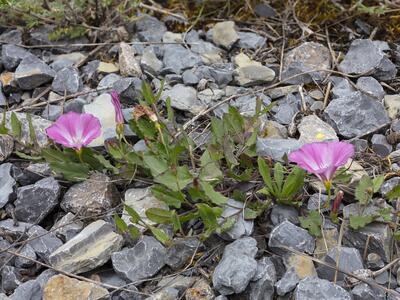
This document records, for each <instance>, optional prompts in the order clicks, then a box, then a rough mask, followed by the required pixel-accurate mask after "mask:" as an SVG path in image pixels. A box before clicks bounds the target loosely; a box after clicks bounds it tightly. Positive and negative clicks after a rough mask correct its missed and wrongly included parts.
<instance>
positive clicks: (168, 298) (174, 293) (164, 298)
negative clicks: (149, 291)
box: [145, 287, 187, 300]
mask: <svg viewBox="0 0 400 300" xmlns="http://www.w3.org/2000/svg"><path fill="white" fill-rule="evenodd" d="M186 298H187V292H186ZM177 299H179V291H178V290H177V289H174V288H171V287H166V288H163V289H162V290H161V291H159V292H157V293H155V294H153V295H151V297H148V298H146V299H145V300H177Z"/></svg>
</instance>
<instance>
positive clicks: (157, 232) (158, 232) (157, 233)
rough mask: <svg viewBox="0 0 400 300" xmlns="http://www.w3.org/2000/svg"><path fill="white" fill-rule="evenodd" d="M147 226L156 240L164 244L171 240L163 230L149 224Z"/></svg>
mask: <svg viewBox="0 0 400 300" xmlns="http://www.w3.org/2000/svg"><path fill="white" fill-rule="evenodd" d="M148 228H149V229H150V231H151V233H152V234H153V235H154V237H155V238H156V239H157V240H159V241H160V242H161V243H163V244H164V245H165V244H167V243H168V242H169V241H170V240H171V238H170V237H169V236H168V234H166V233H165V231H164V230H162V229H159V228H157V227H154V226H149V227H148Z"/></svg>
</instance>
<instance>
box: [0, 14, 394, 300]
mask: <svg viewBox="0 0 400 300" xmlns="http://www.w3.org/2000/svg"><path fill="white" fill-rule="evenodd" d="M256 13H257V14H258V16H257V17H258V18H259V20H263V21H265V22H266V21H267V20H268V19H269V18H272V19H274V18H275V19H276V18H277V17H276V15H275V14H276V12H274V11H273V10H272V9H271V8H270V7H269V6H259V7H258V9H257V11H256ZM359 24H361V25H362V26H361V25H359V26H358V27H357V26H355V27H354V28H355V29H354V32H353V34H349V32H348V31H347V32H346V30H344V31H343V33H342V34H343V35H345V34H346V35H349V36H350V38H349V42H348V43H346V44H343V45H339V46H340V47H339V46H338V44H337V43H333V45H332V44H331V43H330V42H329V39H328V40H326V39H325V37H322V38H321V36H319V35H313V34H310V35H308V36H305V37H303V38H302V39H299V40H298V41H297V42H296V43H295V45H294V46H288V45H286V46H285V45H282V43H280V45H281V46H280V47H275V46H274V45H278V42H276V43H275V41H279V38H278V37H277V36H276V35H275V33H273V31H271V32H269V31H266V30H264V31H263V30H255V29H254V27H252V25H251V24H250V25H246V24H243V23H235V22H234V21H221V20H220V21H217V22H214V23H213V24H212V26H210V29H209V30H208V31H205V30H202V29H191V30H189V31H186V32H184V33H181V32H172V31H171V30H170V29H169V28H168V27H167V25H166V22H164V20H163V19H162V18H156V17H154V16H151V15H149V14H144V15H141V17H140V18H138V20H137V21H135V22H134V23H132V24H127V26H126V27H121V28H119V30H120V32H121V33H122V34H121V36H122V38H118V39H119V40H118V39H117V40H118V41H117V42H115V43H114V42H113V43H111V42H109V43H108V44H105V45H102V46H101V47H97V48H96V46H88V45H86V46H85V44H88V41H87V40H86V39H85V38H80V39H76V40H68V41H67V43H65V42H58V43H56V42H53V41H50V40H49V39H48V33H49V32H51V31H52V27H51V26H47V25H46V26H41V27H37V28H33V29H30V30H24V31H22V30H21V29H19V28H7V29H3V32H2V33H1V35H0V42H1V67H0V68H1V70H2V73H1V75H0V81H1V89H0V110H2V111H4V112H5V114H4V115H1V116H0V120H2V119H3V117H5V118H6V120H5V122H6V126H8V127H11V126H12V125H11V123H12V121H11V112H12V111H14V112H16V115H17V117H18V119H19V120H20V121H21V123H22V131H21V136H20V138H19V140H14V139H13V138H12V137H10V136H9V135H0V208H1V209H2V210H1V214H0V217H1V220H0V236H1V239H0V245H1V246H0V248H1V250H0V262H1V290H2V293H3V294H1V296H0V299H14V300H27V299H35V300H36V299H47V300H52V299H82V300H83V299H91V300H92V299H93V300H94V299H115V300H117V299H121V300H122V299H126V300H127V299H160V300H161V299H162V300H166V299H187V300H208V299H218V300H223V299H249V300H266V299H297V300H305V299H318V300H320V299H391V300H392V299H400V288H398V286H399V287H400V268H399V267H400V264H399V263H397V257H398V252H397V251H398V248H397V247H398V245H397V242H396V241H395V239H394V237H393V230H394V228H395V227H396V226H397V223H396V220H395V219H393V220H394V221H393V222H383V220H379V219H378V220H377V221H375V222H373V223H371V224H369V225H367V226H365V227H364V228H362V229H360V230H352V229H350V228H349V227H348V226H337V225H336V224H334V223H332V222H328V221H327V222H324V224H323V237H321V238H315V237H313V236H311V235H310V234H309V233H308V231H307V230H305V229H303V228H301V227H300V226H299V216H300V215H304V214H305V212H307V211H312V210H318V209H320V207H321V204H320V202H322V203H323V202H324V201H325V202H326V201H327V196H326V195H325V194H324V193H322V194H321V193H319V187H318V186H315V185H313V184H310V185H309V186H307V194H308V195H307V197H305V199H304V203H303V205H302V207H301V208H300V209H297V208H295V207H289V206H284V205H276V204H275V205H273V206H272V208H271V209H269V210H267V212H266V213H265V214H264V215H263V216H261V217H260V218H258V219H257V220H256V221H253V220H244V219H243V218H238V219H237V222H236V224H235V226H234V227H233V228H232V229H230V230H229V231H228V232H227V233H226V234H224V235H223V236H218V235H213V236H212V237H211V238H209V239H207V240H205V241H200V240H198V239H197V238H188V237H176V238H174V240H173V244H172V245H171V246H170V247H166V246H164V245H162V244H161V243H160V242H159V241H157V240H156V239H155V238H154V237H153V236H151V235H150V234H149V233H145V234H144V235H143V237H141V238H140V239H139V240H138V241H136V242H132V241H129V239H127V238H126V237H125V236H123V235H121V234H119V233H118V232H117V231H116V230H115V225H114V221H113V218H112V214H113V212H114V211H115V209H116V208H121V205H120V204H121V200H123V201H125V203H126V204H128V205H129V206H132V207H134V208H135V209H136V210H137V211H138V212H139V213H141V214H144V210H145V209H146V208H148V207H159V206H162V205H163V204H162V203H160V202H159V200H157V199H156V198H155V197H154V196H153V195H152V194H151V192H150V190H149V184H146V183H143V182H141V181H133V182H132V183H130V184H125V183H124V184H123V185H121V184H120V183H119V182H118V180H114V179H115V178H112V177H110V176H108V175H106V174H94V175H92V177H91V178H90V179H89V180H87V181H83V182H80V183H70V182H67V181H65V180H63V179H62V178H59V177H54V174H53V173H52V170H51V169H50V168H49V166H48V165H47V164H46V163H43V162H42V161H39V162H35V161H30V160H28V159H26V158H24V157H21V155H16V154H15V151H19V152H23V151H24V147H22V146H21V145H23V144H28V143H29V142H30V140H29V137H30V134H29V132H30V127H29V121H28V117H27V114H26V113H27V112H30V113H33V116H32V124H33V127H34V129H35V132H36V136H37V144H38V145H37V146H38V147H44V146H45V145H47V144H48V142H49V141H48V138H47V136H46V134H45V132H44V129H45V128H47V127H48V126H49V125H50V124H51V123H52V122H53V121H55V120H56V119H57V118H58V117H59V116H60V115H61V114H63V113H65V112H69V111H75V112H87V113H91V114H93V115H95V116H96V117H98V118H99V119H100V121H101V124H102V129H103V134H102V136H101V138H99V139H97V140H96V144H95V145H93V146H96V147H102V146H103V145H104V141H106V140H109V139H113V138H115V137H116V134H115V125H116V124H115V120H114V109H113V106H112V103H111V97H110V95H109V92H110V91H111V90H115V91H117V92H118V93H119V94H120V96H121V101H122V103H123V106H124V117H125V119H126V121H129V119H130V118H132V115H131V112H132V110H133V106H134V104H135V103H136V102H137V99H138V98H139V97H140V94H139V93H138V89H139V88H140V87H141V84H142V81H143V80H147V81H148V82H150V83H151V85H152V87H154V88H155V89H158V88H160V86H161V80H162V79H164V80H165V85H164V91H163V93H162V100H163V101H164V100H165V99H167V97H169V98H170V99H171V105H172V107H173V108H174V109H176V113H177V121H178V123H180V124H186V125H188V126H186V127H187V129H188V132H190V133H191V135H192V137H194V138H195V141H196V143H197V145H198V146H199V147H201V145H202V144H204V142H205V141H207V139H208V138H209V127H208V126H207V121H208V118H207V117H208V116H209V115H215V116H219V117H220V116H221V115H222V114H223V113H224V112H226V111H227V109H228V106H229V105H231V106H234V107H236V108H237V109H238V110H239V111H240V112H241V114H243V115H245V116H252V115H253V114H254V112H255V109H256V100H257V99H261V100H262V103H263V106H264V107H266V106H268V105H269V104H271V103H275V105H274V106H273V108H272V110H271V111H270V112H269V113H268V114H267V116H266V117H265V118H264V119H263V120H262V125H260V126H262V128H263V130H262V132H263V135H262V136H259V137H258V139H257V154H258V155H260V156H265V157H270V158H271V159H273V160H281V159H282V157H283V155H284V154H285V153H287V152H288V151H291V150H293V149H297V148H299V147H300V146H301V145H302V144H304V143H309V142H314V141H320V140H329V141H332V140H339V139H340V140H346V141H349V142H351V143H353V144H354V145H355V147H356V152H357V154H356V157H355V160H354V161H353V163H352V164H351V166H350V167H349V168H350V169H349V170H350V171H351V174H352V182H351V185H350V186H347V188H348V190H346V192H347V193H348V196H347V198H346V201H344V203H343V206H342V207H341V212H342V213H343V218H344V219H346V216H349V215H350V214H353V215H354V214H355V215H357V214H361V213H363V214H368V213H370V212H371V213H372V212H375V211H377V210H378V209H380V208H382V207H391V208H392V213H393V216H396V215H397V214H398V209H399V207H398V206H396V203H395V204H393V203H389V202H386V201H385V200H384V198H383V197H384V196H385V194H386V193H387V192H388V191H390V190H391V189H393V188H394V187H395V186H397V185H399V184H400V166H399V164H400V119H399V113H400V95H399V90H398V77H396V76H397V68H398V67H400V50H399V46H397V45H396V44H393V43H388V42H386V41H384V40H377V39H369V38H370V37H371V32H368V28H369V27H368V26H367V25H368V24H365V23H359ZM271 35H272V37H271ZM78 43H79V44H80V46H76V45H75V46H73V45H72V44H78ZM93 49H96V51H92V50H93ZM207 109H208V110H207ZM125 134H126V136H127V137H128V138H129V139H130V140H132V141H135V143H136V144H135V149H136V150H137V151H141V150H142V149H143V147H144V143H143V141H141V140H139V139H138V138H137V137H136V136H135V135H134V134H133V132H131V131H130V130H129V128H128V127H126V132H125ZM364 174H385V175H386V177H385V182H384V183H383V185H382V187H381V188H380V191H379V192H378V193H377V197H375V198H374V199H373V203H371V204H370V205H369V206H368V207H367V209H366V210H363V212H360V205H359V204H358V203H355V201H354V200H352V196H351V195H352V194H354V186H355V184H356V182H357V181H358V180H360V178H361V177H362V176H363V175H364ZM230 201H231V202H230V206H229V207H227V208H226V213H227V214H229V213H230V214H232V215H233V214H235V212H237V211H238V210H239V211H240V210H241V208H242V207H243V204H242V203H241V202H237V201H234V200H230ZM229 210H231V211H229ZM232 210H233V212H232ZM124 218H125V220H126V221H129V218H128V217H127V216H123V219H124ZM379 221H381V222H379ZM165 230H166V231H167V232H168V228H165ZM288 248H290V249H291V250H290V251H289V250H288ZM338 254H340V256H339V255H338ZM338 257H340V258H338ZM332 266H334V267H336V269H337V270H339V271H335V268H332Z"/></svg>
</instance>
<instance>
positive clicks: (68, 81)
mask: <svg viewBox="0 0 400 300" xmlns="http://www.w3.org/2000/svg"><path fill="white" fill-rule="evenodd" d="M51 88H52V90H53V91H54V92H56V93H59V94H61V95H64V93H67V94H74V93H77V92H79V91H80V90H81V89H82V79H81V78H80V76H79V71H78V69H76V68H74V67H68V68H63V69H61V70H60V71H58V72H57V74H56V76H55V77H54V80H53V83H52V84H51Z"/></svg>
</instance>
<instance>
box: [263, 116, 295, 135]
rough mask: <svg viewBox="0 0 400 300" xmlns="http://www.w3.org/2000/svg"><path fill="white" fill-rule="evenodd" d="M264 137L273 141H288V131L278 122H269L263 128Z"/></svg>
mask: <svg viewBox="0 0 400 300" xmlns="http://www.w3.org/2000/svg"><path fill="white" fill-rule="evenodd" d="M261 136H262V137H265V138H273V139H287V137H288V134H287V129H286V127H285V126H283V125H281V124H279V123H278V122H276V121H271V120H268V121H266V122H265V125H264V127H263V128H262V133H261Z"/></svg>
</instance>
